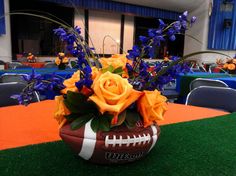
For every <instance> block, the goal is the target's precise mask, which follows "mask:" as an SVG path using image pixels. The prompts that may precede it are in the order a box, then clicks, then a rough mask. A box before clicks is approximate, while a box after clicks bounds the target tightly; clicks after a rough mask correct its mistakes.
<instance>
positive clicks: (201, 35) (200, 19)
mask: <svg viewBox="0 0 236 176" xmlns="http://www.w3.org/2000/svg"><path fill="white" fill-rule="evenodd" d="M210 1H211V0H204V1H202V2H201V3H200V4H199V6H198V8H196V9H194V10H192V11H190V14H189V16H196V17H197V21H196V23H195V24H194V26H193V27H192V28H191V29H189V30H188V31H187V32H186V33H187V34H188V35H191V36H193V37H195V38H196V39H198V40H199V41H201V42H202V43H201V44H200V43H199V42H197V41H196V40H194V39H192V38H190V37H187V36H186V37H185V45H184V55H186V54H189V53H192V52H196V51H204V50H207V42H208V28H209V16H208V7H209V2H210ZM212 51H217V50H212ZM217 52H221V53H224V54H227V55H230V56H231V57H233V56H234V55H235V53H236V51H217ZM217 58H225V57H224V56H221V55H217V54H202V55H198V56H195V57H194V58H193V59H196V60H197V61H198V62H199V63H202V62H205V63H215V61H216V59H217Z"/></svg>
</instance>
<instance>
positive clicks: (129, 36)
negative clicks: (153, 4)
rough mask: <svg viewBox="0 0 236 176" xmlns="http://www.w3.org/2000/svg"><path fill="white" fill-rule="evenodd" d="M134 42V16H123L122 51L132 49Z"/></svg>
mask: <svg viewBox="0 0 236 176" xmlns="http://www.w3.org/2000/svg"><path fill="white" fill-rule="evenodd" d="M133 44H134V17H133V16H127V15H126V16H125V25H124V45H123V52H127V51H128V50H130V49H132V47H133Z"/></svg>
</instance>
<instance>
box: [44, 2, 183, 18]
mask: <svg viewBox="0 0 236 176" xmlns="http://www.w3.org/2000/svg"><path fill="white" fill-rule="evenodd" d="M44 1H48V2H54V3H57V4H61V5H64V6H72V5H71V3H70V2H69V1H68V0H44ZM71 1H72V2H73V4H74V5H75V6H77V7H81V8H85V9H97V10H107V11H112V12H120V13H124V14H125V13H127V14H133V15H137V16H143V17H154V18H162V19H172V20H177V19H178V17H179V15H180V13H178V12H173V11H168V10H162V9H156V8H150V7H144V6H138V5H131V4H125V3H120V2H114V1H107V0H71Z"/></svg>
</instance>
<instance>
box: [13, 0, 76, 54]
mask: <svg viewBox="0 0 236 176" xmlns="http://www.w3.org/2000/svg"><path fill="white" fill-rule="evenodd" d="M10 9H11V11H12V12H14V11H19V10H20V11H23V12H30V13H38V12H36V11H40V12H45V13H50V14H53V15H54V16H56V17H58V18H59V19H61V20H63V21H65V22H67V23H68V24H69V25H71V26H72V25H73V21H74V10H73V8H67V7H62V6H58V5H55V4H53V3H48V2H39V1H28V2H27V4H26V3H22V2H21V1H18V0H10ZM29 10H30V11H29ZM32 10H33V11H32ZM40 14H42V13H40ZM58 27H59V25H58V24H55V23H53V22H50V21H48V20H46V19H42V18H38V17H33V16H25V15H12V16H11V34H12V52H13V58H15V57H16V55H17V54H24V53H29V52H31V53H33V54H35V55H36V56H50V55H51V56H55V55H56V54H57V53H58V52H60V51H63V48H64V47H63V44H62V43H61V42H60V41H59V39H58V37H57V36H55V35H54V34H53V29H55V28H58Z"/></svg>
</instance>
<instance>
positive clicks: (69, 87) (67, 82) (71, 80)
mask: <svg viewBox="0 0 236 176" xmlns="http://www.w3.org/2000/svg"><path fill="white" fill-rule="evenodd" d="M79 80H80V71H79V70H78V71H77V72H75V73H74V74H73V75H72V76H71V78H69V79H66V80H65V81H64V82H63V85H64V86H66V88H65V89H62V90H61V93H63V94H66V93H67V91H68V90H70V91H72V92H78V89H77V87H76V86H75V83H76V82H78V81H79Z"/></svg>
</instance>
